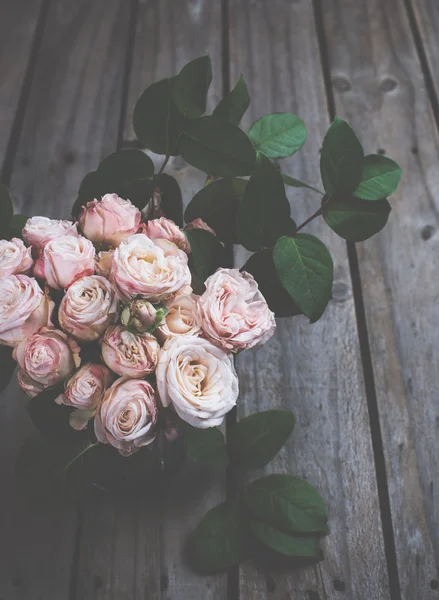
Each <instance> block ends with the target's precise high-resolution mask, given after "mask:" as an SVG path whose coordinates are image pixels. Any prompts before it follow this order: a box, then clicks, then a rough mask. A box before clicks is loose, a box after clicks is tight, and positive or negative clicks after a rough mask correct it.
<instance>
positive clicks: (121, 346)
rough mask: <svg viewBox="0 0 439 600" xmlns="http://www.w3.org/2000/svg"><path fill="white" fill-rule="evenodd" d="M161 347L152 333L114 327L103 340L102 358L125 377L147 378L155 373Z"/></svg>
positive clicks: (119, 326) (120, 326)
mask: <svg viewBox="0 0 439 600" xmlns="http://www.w3.org/2000/svg"><path fill="white" fill-rule="evenodd" d="M159 352H160V346H159V343H158V342H157V340H156V338H155V337H154V336H153V335H151V334H150V333H133V332H131V331H129V330H128V329H126V328H125V327H123V326H122V325H113V326H112V327H109V328H108V329H107V331H106V332H105V335H104V338H103V340H102V358H103V359H104V362H105V364H106V365H107V366H108V367H110V369H111V370H112V371H114V372H115V373H117V374H118V375H121V376H123V377H125V376H126V377H145V375H149V374H150V373H153V372H154V371H155V368H156V366H157V361H158V358H159Z"/></svg>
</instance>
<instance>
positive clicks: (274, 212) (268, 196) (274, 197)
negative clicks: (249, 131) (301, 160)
mask: <svg viewBox="0 0 439 600" xmlns="http://www.w3.org/2000/svg"><path fill="white" fill-rule="evenodd" d="M290 228H291V221H290V204H289V202H288V198H287V196H286V194H285V186H284V183H283V181H282V176H281V174H280V171H279V170H278V169H277V168H276V167H275V165H274V164H273V163H272V162H271V161H270V160H269V159H268V158H267V157H266V156H265V154H262V153H260V152H258V155H257V157H256V163H255V166H254V168H253V171H252V174H251V176H250V180H249V182H248V185H247V187H246V190H245V192H244V196H243V198H242V201H241V204H240V206H239V210H238V221H237V232H238V240H239V242H240V243H241V244H242V245H243V246H244V248H247V250H259V249H260V248H262V247H263V246H273V244H274V243H275V241H276V240H277V238H278V237H279V235H283V234H284V233H287V231H288V229H290ZM294 228H295V227H294Z"/></svg>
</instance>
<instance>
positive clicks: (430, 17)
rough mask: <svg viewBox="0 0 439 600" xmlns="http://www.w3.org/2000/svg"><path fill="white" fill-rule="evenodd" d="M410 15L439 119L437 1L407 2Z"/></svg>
mask: <svg viewBox="0 0 439 600" xmlns="http://www.w3.org/2000/svg"><path fill="white" fill-rule="evenodd" d="M406 5H407V9H408V15H409V18H410V19H411V22H412V30H413V31H414V32H415V36H416V42H417V44H418V52H420V53H421V56H422V59H423V60H424V64H423V67H424V68H425V67H426V71H428V74H427V76H426V77H427V81H428V84H429V85H430V83H431V84H432V86H433V89H431V92H432V93H431V95H430V99H432V96H433V94H434V93H435V94H436V98H435V99H434V103H435V111H436V119H437V118H438V117H439V112H438V111H439V108H438V107H439V104H438V95H439V44H438V31H439V4H438V3H437V2H435V0H409V1H407V2H406Z"/></svg>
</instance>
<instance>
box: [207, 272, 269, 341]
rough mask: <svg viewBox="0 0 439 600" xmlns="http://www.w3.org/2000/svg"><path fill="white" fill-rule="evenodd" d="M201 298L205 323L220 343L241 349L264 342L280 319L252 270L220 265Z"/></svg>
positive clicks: (209, 335) (208, 331)
mask: <svg viewBox="0 0 439 600" xmlns="http://www.w3.org/2000/svg"><path fill="white" fill-rule="evenodd" d="M205 285H206V291H205V292H204V294H203V295H202V296H200V299H199V302H198V304H199V307H200V314H201V326H202V328H203V331H204V333H205V335H206V336H207V337H208V338H209V339H210V340H211V341H212V342H213V343H214V344H217V345H218V346H221V347H222V348H224V349H225V350H229V351H231V352H238V351H240V350H245V349H248V348H253V347H255V346H261V345H262V344H264V343H265V342H266V341H267V340H268V339H269V338H270V337H271V336H272V335H273V333H274V331H275V329H276V321H275V319H274V314H273V313H272V312H271V310H270V309H269V308H268V304H267V302H266V301H265V298H264V297H263V295H262V294H261V292H260V291H259V290H258V284H257V283H256V281H255V280H254V279H253V276H252V275H250V273H246V272H243V273H240V272H239V270H238V269H218V270H217V271H216V273H214V274H213V275H211V276H210V277H209V278H208V279H207V280H206V282H205Z"/></svg>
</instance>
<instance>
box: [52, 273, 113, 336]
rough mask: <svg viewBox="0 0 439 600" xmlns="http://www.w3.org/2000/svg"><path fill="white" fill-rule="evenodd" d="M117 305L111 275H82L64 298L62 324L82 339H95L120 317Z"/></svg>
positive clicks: (61, 305)
mask: <svg viewBox="0 0 439 600" xmlns="http://www.w3.org/2000/svg"><path fill="white" fill-rule="evenodd" d="M117 307H118V301H117V298H116V295H115V293H114V291H113V288H112V286H111V284H110V282H109V281H108V279H105V277H100V276H99V275H91V276H89V277H82V278H81V279H78V281H75V283H73V284H72V285H71V286H70V287H69V288H68V290H67V292H66V294H65V296H64V297H63V299H62V301H61V304H60V307H59V311H58V320H59V324H60V325H61V328H62V329H63V330H64V331H65V332H66V333H69V334H71V335H73V337H75V338H76V339H77V340H79V341H80V342H92V341H94V340H97V339H99V338H100V337H101V336H102V335H103V333H104V331H105V330H106V329H107V327H108V326H109V325H111V324H112V323H113V322H114V321H115V320H116V317H117Z"/></svg>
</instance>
